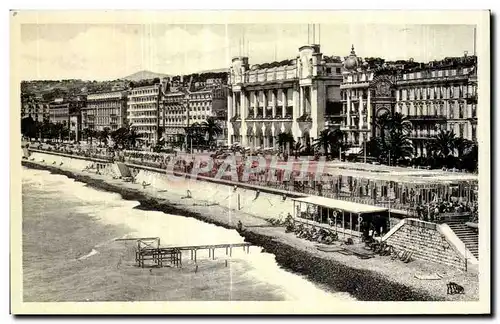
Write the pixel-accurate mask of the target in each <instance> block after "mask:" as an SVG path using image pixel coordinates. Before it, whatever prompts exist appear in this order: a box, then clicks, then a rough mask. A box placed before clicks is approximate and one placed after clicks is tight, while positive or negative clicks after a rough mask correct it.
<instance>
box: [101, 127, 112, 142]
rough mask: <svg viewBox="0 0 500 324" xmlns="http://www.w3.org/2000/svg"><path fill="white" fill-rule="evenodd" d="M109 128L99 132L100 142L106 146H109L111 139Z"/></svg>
mask: <svg viewBox="0 0 500 324" xmlns="http://www.w3.org/2000/svg"><path fill="white" fill-rule="evenodd" d="M109 131H110V129H109V127H104V129H103V130H102V131H100V132H99V142H101V141H102V142H103V143H104V145H105V146H108V140H109V137H110V135H111V134H110V132H109Z"/></svg>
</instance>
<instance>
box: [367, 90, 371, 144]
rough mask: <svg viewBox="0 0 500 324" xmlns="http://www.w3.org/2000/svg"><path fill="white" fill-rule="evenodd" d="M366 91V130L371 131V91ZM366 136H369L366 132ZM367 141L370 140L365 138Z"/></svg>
mask: <svg viewBox="0 0 500 324" xmlns="http://www.w3.org/2000/svg"><path fill="white" fill-rule="evenodd" d="M366 91H368V97H367V99H366V101H367V102H366V112H367V116H368V117H367V118H366V122H367V127H368V130H370V131H371V129H372V107H371V105H372V104H371V91H370V89H367V90H366ZM368 134H370V132H368ZM367 139H368V140H369V139H370V138H367Z"/></svg>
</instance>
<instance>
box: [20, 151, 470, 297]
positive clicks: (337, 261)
mask: <svg viewBox="0 0 500 324" xmlns="http://www.w3.org/2000/svg"><path fill="white" fill-rule="evenodd" d="M22 165H23V166H26V167H29V168H34V169H41V170H47V171H49V172H51V173H54V174H61V175H65V176H67V177H68V178H71V179H74V180H76V181H80V182H83V183H86V184H87V185H89V186H91V187H93V188H97V189H101V190H106V191H110V192H114V193H118V194H120V195H121V196H122V198H123V199H125V200H134V201H138V202H139V204H140V205H139V206H138V207H137V208H141V209H144V210H154V211H163V212H166V213H171V214H176V215H180V216H184V217H192V218H196V219H198V220H201V221H203V222H206V223H211V224H214V225H217V226H221V227H224V228H228V229H236V228H237V221H238V220H241V219H243V220H245V221H244V222H243V224H244V225H245V226H244V227H246V228H245V230H244V231H242V232H240V235H242V236H243V237H244V238H245V240H246V241H248V242H250V243H252V244H254V245H257V246H260V247H262V248H263V249H264V251H266V252H268V253H272V254H273V255H275V257H276V262H277V263H278V264H279V265H280V266H281V267H283V268H285V269H287V270H289V271H291V272H293V273H295V274H299V275H302V276H305V277H306V278H308V279H309V280H310V281H312V282H314V283H316V284H318V285H320V286H322V287H326V288H327V289H328V290H331V291H335V292H347V293H349V294H351V295H352V296H353V297H354V298H356V299H357V300H361V301H440V300H477V299H478V297H477V292H476V296H474V293H472V294H471V295H472V296H471V295H469V296H466V297H465V296H464V295H462V296H457V295H454V296H452V295H448V296H447V295H446V294H445V293H444V294H443V292H442V291H443V290H444V292H445V291H446V285H445V282H444V281H441V282H440V285H441V286H442V287H440V288H439V290H438V291H436V285H435V284H432V283H429V282H421V284H418V282H413V281H411V280H410V281H409V282H406V281H405V280H404V278H401V277H398V272H397V269H393V272H394V271H395V276H394V277H392V276H390V275H389V276H388V275H387V272H390V271H391V269H385V270H384V269H380V265H381V262H385V264H386V265H389V266H390V264H389V262H390V260H388V259H382V260H376V261H372V262H373V264H369V263H367V260H356V259H353V258H354V257H350V258H349V257H348V256H340V255H333V254H332V253H329V254H328V253H325V252H320V251H318V250H317V249H316V248H315V247H314V244H313V243H312V242H307V241H305V240H302V239H298V238H295V237H294V236H293V235H291V234H285V233H284V230H283V229H279V228H275V227H271V226H268V227H259V226H255V227H252V226H250V225H248V222H247V220H252V219H253V220H252V221H253V222H254V223H255V222H256V223H257V224H258V223H259V219H257V218H256V217H253V216H250V215H248V214H244V213H242V212H237V211H232V210H228V209H227V208H222V207H220V206H214V207H206V206H203V205H201V204H199V205H197V204H192V205H188V204H187V203H186V202H185V201H184V202H183V201H182V200H181V199H178V198H179V197H168V198H166V199H165V198H160V197H155V196H154V194H153V193H149V192H147V191H143V190H140V189H135V188H131V186H132V185H131V184H126V183H124V182H121V181H119V180H118V181H116V180H111V179H106V178H105V177H104V176H99V175H94V174H84V173H83V172H79V171H75V170H66V169H64V168H62V167H55V166H51V165H43V164H40V163H37V162H31V161H25V160H23V161H22ZM113 182H114V183H113ZM176 198H177V199H176ZM191 201H196V200H194V199H192V200H191ZM200 207H201V208H200ZM214 209H218V211H215V210H214ZM224 213H226V214H227V213H229V221H228V219H224V218H223V217H222V216H223V215H222V214H224ZM263 222H264V224H265V221H262V220H260V223H261V224H262V223H263ZM247 225H248V227H247ZM372 260H375V259H372ZM385 260H386V261H385ZM363 262H366V263H363ZM398 266H399V267H402V266H401V265H399V264H398ZM382 270H384V271H385V272H386V273H384V271H382ZM476 277H477V275H476ZM472 286H474V283H473V284H472ZM476 288H477V287H476ZM476 290H478V289H476Z"/></svg>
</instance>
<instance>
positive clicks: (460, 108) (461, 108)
mask: <svg viewBox="0 0 500 324" xmlns="http://www.w3.org/2000/svg"><path fill="white" fill-rule="evenodd" d="M458 118H464V104H462V103H461V104H460V105H459V106H458Z"/></svg>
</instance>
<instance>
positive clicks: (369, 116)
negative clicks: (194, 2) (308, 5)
mask: <svg viewBox="0 0 500 324" xmlns="http://www.w3.org/2000/svg"><path fill="white" fill-rule="evenodd" d="M489 15H490V13H489V12H488V11H469V12H468V11H463V12H453V11H450V12H446V11H440V12H433V13H432V15H427V14H426V12H413V13H410V12H405V11H398V12H377V11H371V15H368V14H367V12H356V11H351V12H340V11H338V12H335V11H331V12H327V11H324V12H318V13H317V14H316V13H315V12H308V13H307V14H305V13H303V15H302V16H301V12H286V11H282V12H281V11H271V12H250V11H249V12H244V11H240V12H236V11H235V12H231V11H226V12H215V11H214V12H208V11H207V12H201V11H200V12H192V13H189V12H183V13H178V14H177V15H175V14H174V13H173V12H167V11H165V12H162V11H158V12H149V13H145V12H141V11H135V12H134V11H132V12H128V13H127V14H125V13H119V12H113V11H106V12H105V11H101V12H95V13H93V14H90V13H83V12H67V13H61V12H60V13H56V12H51V11H45V12H42V11H40V12H37V11H22V10H21V11H11V18H10V20H11V28H12V30H11V42H12V45H11V46H12V48H11V52H12V56H11V60H12V65H11V69H12V70H11V79H12V82H11V87H12V88H11V93H12V98H11V107H12V108H11V120H12V124H11V128H12V130H11V134H12V135H11V145H12V148H11V151H12V152H13V153H12V157H11V160H12V163H11V174H16V176H15V177H12V178H11V190H12V192H13V193H12V196H11V216H10V217H11V242H12V243H11V276H12V277H11V285H12V289H11V298H12V303H13V305H12V307H13V308H12V311H13V313H18V314H29V313H32V312H36V313H68V314H70V313H71V314H84V313H86V312H93V313H100V314H106V313H121V314H129V313H130V314H132V313H148V312H151V313H164V312H165V313H178V314H190V313H218V314H224V313H233V314H234V313H236V314H252V313H253V314H255V313H260V314H270V313H281V314H301V313H309V314H310V313H314V314H366V313H370V314H432V313H448V314H461V313H464V312H465V313H469V314H486V313H489V312H490V311H491V309H490V298H491V296H490V280H491V278H490V275H491V273H490V257H491V256H490V253H491V246H490V242H491V238H490V229H489V226H490V223H491V215H490V192H489V191H490V126H489V125H490V120H489V119H490V117H489V116H490V102H489V100H490V98H489V93H490V79H489V78H490V76H489V73H490V72H489V65H490V57H489V52H490V40H489V37H490V34H489V33H490V27H489V19H490V17H489ZM300 17H302V18H300ZM423 17H426V19H423ZM106 302H114V303H113V304H112V305H114V306H110V307H111V308H108V307H107V306H105V305H106ZM147 302H164V303H165V306H164V307H162V306H158V305H161V304H155V305H156V306H154V309H151V310H148V308H147V307H149V306H151V304H148V303H147ZM169 302H182V305H183V306H182V307H181V306H179V308H177V306H175V305H177V304H176V303H169ZM197 302H216V303H214V304H213V306H210V305H211V303H197ZM247 302H253V303H251V304H247ZM270 302H278V303H270ZM377 302H389V303H383V304H382V303H377ZM398 302H408V303H403V304H400V303H398ZM412 302H429V304H428V306H418V307H417V306H412V305H413V303H412ZM450 302H452V303H450ZM60 303H64V304H60ZM240 303H243V304H240ZM65 304H67V305H68V306H64V305H65ZM200 304H201V306H199V307H198V306H192V307H191V306H189V305H200ZM141 305H142V306H141ZM148 305H149V306H148ZM179 305H180V304H179ZM238 305H253V306H238ZM266 305H267V306H266ZM280 305H283V309H281V308H280V307H281V306H280ZM292 305H295V306H292ZM361 305H363V306H361ZM400 305H403V306H400ZM420 305H421V304H420ZM440 305H443V306H440ZM135 307H139V308H137V309H136V308H135ZM254 308H255V309H254Z"/></svg>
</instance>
